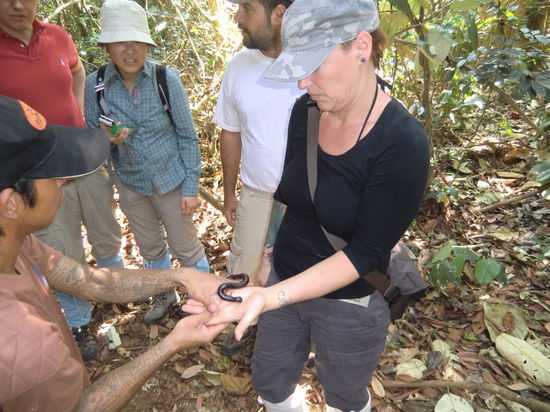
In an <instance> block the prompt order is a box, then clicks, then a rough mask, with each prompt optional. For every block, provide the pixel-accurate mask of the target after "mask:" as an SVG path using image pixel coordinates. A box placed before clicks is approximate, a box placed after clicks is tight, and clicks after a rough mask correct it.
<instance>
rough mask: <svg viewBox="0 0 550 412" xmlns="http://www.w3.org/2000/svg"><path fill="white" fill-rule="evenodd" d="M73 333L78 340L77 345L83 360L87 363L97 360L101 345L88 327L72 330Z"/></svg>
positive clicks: (83, 326)
mask: <svg viewBox="0 0 550 412" xmlns="http://www.w3.org/2000/svg"><path fill="white" fill-rule="evenodd" d="M71 331H72V332H73V336H74V339H75V340H76V345H77V346H78V350H79V352H80V356H81V357H82V360H83V361H84V362H87V361H89V360H92V359H93V358H95V357H96V355H97V353H98V352H99V349H100V345H99V342H98V341H97V340H96V339H95V338H94V336H93V335H92V333H91V332H90V329H89V328H88V325H82V326H81V327H79V328H72V329H71Z"/></svg>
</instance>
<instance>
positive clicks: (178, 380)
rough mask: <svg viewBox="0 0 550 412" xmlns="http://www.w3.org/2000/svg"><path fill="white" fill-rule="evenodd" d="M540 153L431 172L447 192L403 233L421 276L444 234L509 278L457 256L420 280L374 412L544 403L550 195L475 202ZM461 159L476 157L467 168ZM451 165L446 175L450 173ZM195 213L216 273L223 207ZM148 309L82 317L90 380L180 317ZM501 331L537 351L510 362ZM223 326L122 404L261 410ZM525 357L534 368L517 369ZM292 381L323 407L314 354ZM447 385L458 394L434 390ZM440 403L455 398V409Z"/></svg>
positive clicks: (512, 184)
mask: <svg viewBox="0 0 550 412" xmlns="http://www.w3.org/2000/svg"><path fill="white" fill-rule="evenodd" d="M474 146H475V145H474ZM541 159H542V160H548V159H550V155H549V153H548V152H547V151H545V150H538V151H537V150H532V149H531V148H529V147H519V146H518V145H514V144H494V145H489V146H486V145H482V144H480V145H479V147H477V148H476V147H474V148H472V147H471V148H470V150H469V151H468V152H467V153H466V154H465V155H464V154H463V155H462V156H461V159H460V162H458V163H457V162H454V161H449V163H448V164H440V165H439V170H436V178H437V177H441V178H442V181H445V182H446V183H447V184H448V185H449V186H451V185H452V187H454V188H455V189H456V190H457V193H456V196H454V197H453V196H451V197H449V198H446V197H445V196H443V192H442V193H439V194H440V195H442V197H440V198H439V200H441V202H436V201H435V200H434V199H431V200H427V201H425V202H424V204H423V205H422V209H421V212H420V214H419V215H418V217H417V219H416V221H415V223H414V225H413V226H412V227H411V229H410V230H409V232H407V234H406V236H405V237H404V241H405V243H407V245H408V246H409V247H410V248H411V249H412V251H413V252H414V254H415V255H416V256H417V260H418V266H419V267H420V268H421V270H422V272H423V275H424V276H425V278H426V279H428V274H429V272H430V269H429V268H427V267H426V265H428V264H430V262H432V259H433V257H434V256H435V255H436V254H437V252H438V251H440V250H441V248H442V247H443V246H444V245H447V244H454V245H456V246H468V249H469V250H471V251H474V252H475V253H476V254H477V255H479V256H481V257H483V258H492V259H494V260H495V261H497V262H498V263H499V264H500V265H501V266H502V267H503V268H504V270H505V274H506V277H507V278H508V284H507V285H502V284H500V283H498V282H496V281H492V282H489V283H488V284H480V283H478V282H477V281H476V278H475V268H474V266H475V264H474V262H466V264H465V266H464V270H463V273H462V276H461V278H460V279H461V282H460V284H455V283H449V284H448V285H447V284H446V282H444V283H445V285H443V287H442V288H441V289H436V288H433V287H432V288H430V289H429V292H428V293H427V295H426V296H425V297H424V298H423V299H422V300H420V301H419V302H417V303H416V304H415V305H414V306H412V307H411V308H410V309H409V310H408V312H407V314H406V316H405V317H404V319H402V320H400V321H398V322H396V323H394V324H393V325H391V327H390V330H389V334H388V339H387V345H386V350H385V351H384V353H383V355H382V358H381V360H380V363H379V367H378V369H377V371H376V372H375V375H374V378H373V382H372V384H371V387H370V392H371V394H372V397H373V402H372V404H373V411H378V412H382V411H387V412H389V411H407V412H424V411H433V410H434V407H435V405H436V403H437V402H438V401H439V402H440V403H439V405H438V408H437V409H436V410H438V411H449V410H456V411H467V410H473V409H475V410H476V411H508V410H510V411H526V410H529V409H525V406H521V405H519V404H518V403H514V402H511V400H510V399H513V396H511V395H519V396H518V397H517V398H519V400H520V401H521V402H523V403H524V405H527V404H529V402H530V401H534V403H532V404H530V408H531V410H547V411H548V410H550V386H543V385H541V384H540V382H538V381H540V380H541V379H542V380H543V382H545V381H544V379H547V380H548V379H550V376H549V374H550V368H549V369H547V370H540V367H543V365H545V363H544V362H545V361H544V358H545V359H546V364H547V363H548V362H550V253H549V250H550V248H549V247H550V201H548V200H542V198H541V195H540V193H538V194H535V195H534V196H531V197H528V198H526V199H523V200H521V201H519V202H517V203H512V204H509V205H505V206H502V207H499V208H496V209H493V210H488V211H484V212H480V210H479V209H480V208H481V207H483V206H486V205H487V204H489V203H492V202H497V201H499V200H502V199H503V198H504V199H511V198H514V197H516V196H520V195H521V194H523V193H525V191H528V190H529V188H528V186H529V184H527V185H526V183H528V181H529V175H528V173H527V172H526V170H529V169H530V167H531V166H532V165H533V163H536V162H539V161H541ZM468 162H470V163H469V164H476V165H478V166H479V167H477V166H476V169H477V170H476V172H475V173H473V172H472V171H471V170H470V169H469V168H468V166H467V163H468ZM465 164H466V166H465ZM441 170H443V172H442V171H441ZM450 175H453V176H454V177H453V178H452V179H449V176H450ZM436 194H437V193H436ZM403 195H404V196H406V194H405V193H404V194H403ZM119 217H120V222H121V224H122V226H123V231H124V238H125V245H124V250H125V252H126V256H125V259H126V263H127V264H128V266H130V267H140V259H141V258H140V257H139V253H138V250H137V248H136V246H135V242H134V240H133V237H132V234H131V233H130V231H129V229H128V226H127V222H126V220H125V218H124V216H122V215H119ZM195 221H196V224H197V227H198V230H199V234H200V237H201V240H202V243H203V244H204V245H205V247H206V251H207V255H208V257H209V259H210V262H211V266H212V269H213V271H214V272H215V273H217V274H220V275H225V262H226V258H227V255H228V249H229V243H230V238H231V231H230V228H229V227H228V226H227V224H226V222H225V219H224V217H223V216H222V214H221V213H220V212H219V211H218V210H216V209H215V208H214V207H212V206H211V205H210V204H208V203H206V202H204V203H203V207H202V208H201V210H200V212H199V213H197V214H196V215H195ZM451 258H452V256H450V257H449V258H448V259H451ZM180 294H182V293H180ZM182 295H183V294H182ZM146 310H147V305H145V304H143V305H133V304H128V305H111V304H101V305H97V306H95V309H94V313H93V322H92V325H93V326H94V328H93V329H94V332H95V333H97V334H98V337H99V339H100V340H101V341H102V342H103V343H104V348H103V350H102V351H101V352H100V354H99V356H98V357H97V358H96V359H95V360H93V361H90V362H88V363H87V365H86V366H87V369H88V372H89V373H90V376H91V377H92V380H96V379H98V378H99V377H101V376H102V375H103V374H105V373H106V372H108V371H109V370H112V369H115V368H117V367H119V366H121V365H123V364H124V363H126V362H128V361H129V360H131V359H132V358H135V357H136V356H138V355H139V354H140V353H142V352H144V351H146V350H147V348H149V347H150V346H152V345H153V344H155V343H157V342H158V341H159V340H160V339H162V337H163V336H165V335H166V334H167V333H168V332H170V330H171V329H172V328H173V327H174V325H175V324H176V322H177V321H178V319H180V318H182V317H183V316H185V315H184V314H183V313H182V312H181V310H180V309H179V307H178V306H177V305H174V306H173V307H172V309H171V310H170V312H169V314H168V316H166V318H165V319H164V320H163V322H162V323H161V324H159V325H152V326H149V325H146V324H144V323H143V322H142V318H143V314H144V312H145V311H146ZM109 326H112V327H115V328H116V330H117V331H118V333H119V334H120V337H121V341H122V345H121V346H119V347H118V348H117V349H109V348H108V345H107V343H108V339H107V335H106V333H105V332H106V330H107V329H108V327H109ZM499 334H503V336H508V335H510V336H514V337H515V338H516V339H518V340H521V341H523V342H529V344H530V347H531V348H533V350H534V352H537V353H538V354H537V353H534V352H530V351H529V350H526V349H523V347H521V348H520V349H518V351H520V352H522V351H523V352H522V355H521V356H524V358H525V359H524V358H522V359H523V360H522V361H520V364H518V363H517V362H515V363H514V361H513V358H512V357H511V356H510V355H509V354H507V352H506V350H505V349H506V347H508V348H510V347H512V346H514V345H515V344H516V343H517V342H516V341H511V340H507V341H506V342H504V343H502V341H501V342H500V346H499V349H498V350H497V345H496V344H495V341H498V340H497V339H496V336H497V335H499ZM504 334H506V335H504ZM225 335H226V332H224V333H223V334H222V335H220V337H218V339H217V340H216V341H215V342H214V343H212V344H210V345H206V346H203V347H201V348H197V349H193V350H187V351H185V352H182V353H180V354H178V355H177V356H175V357H174V358H173V359H172V360H171V361H170V362H168V363H166V364H165V365H164V367H162V368H161V369H160V370H159V371H157V373H155V374H154V375H153V377H151V378H150V379H149V380H148V381H147V382H146V384H145V385H144V386H143V387H142V388H141V390H140V391H139V392H138V394H137V395H136V396H135V398H134V399H133V400H132V402H131V403H130V404H129V406H128V407H127V408H126V409H125V411H204V412H209V411H213V412H217V411H228V412H238V411H245V412H248V411H262V410H263V407H262V406H261V405H260V404H259V403H258V402H257V394H256V393H255V392H254V390H253V389H252V388H251V383H250V359H251V355H252V349H253V345H252V343H250V344H248V345H247V346H246V347H245V349H244V351H243V352H241V353H240V354H238V355H235V356H233V357H231V358H229V357H226V356H223V355H221V354H220V351H219V343H220V342H221V340H223V338H224V336H225ZM503 346H504V348H503ZM516 352H517V351H516ZM539 355H540V356H542V358H540V356H539ZM521 356H520V357H521ZM533 361H534V362H535V370H534V371H533V370H532V369H529V368H528V367H527V366H529V364H530V363H531V362H533ZM541 361H542V363H540V362H541ZM537 362H539V363H538V364H539V366H540V367H539V370H536V369H537V367H536V364H537ZM521 363H523V365H522V364H521ZM526 365H527V366H526ZM396 381H398V382H400V383H395V382H396ZM418 382H420V384H419V383H418ZM482 383H485V384H491V385H493V386H490V385H485V386H484V385H482ZM301 384H302V386H303V388H304V389H305V390H306V391H307V392H306V393H307V395H306V396H307V403H308V406H309V407H310V411H322V410H323V403H322V398H321V387H320V385H319V383H318V381H317V379H316V376H315V368H314V362H311V365H308V367H306V369H305V371H304V373H303V375H302V381H301ZM422 385H424V386H423V387H421V386H422ZM450 393H453V394H455V395H457V396H459V397H460V398H462V399H460V398H453V397H449V396H447V397H443V395H445V394H450ZM442 397H443V398H446V400H444V399H443V398H442ZM507 398H508V399H507ZM517 398H516V399H517ZM445 401H450V402H454V404H453V408H454V409H451V406H445V405H444V402H445ZM536 401H539V402H540V404H537V403H536ZM464 403H467V404H469V405H471V407H472V408H473V409H467V406H464ZM449 405H450V404H449ZM541 405H542V406H541ZM545 408H546V409H545Z"/></svg>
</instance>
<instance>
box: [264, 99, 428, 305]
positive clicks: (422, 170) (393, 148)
mask: <svg viewBox="0 0 550 412" xmlns="http://www.w3.org/2000/svg"><path fill="white" fill-rule="evenodd" d="M308 99H309V96H308V95H307V94H306V95H304V96H302V97H301V98H300V99H299V100H298V101H297V102H296V104H295V105H294V108H293V110H292V115H291V118H290V123H289V132H288V145H287V151H286V158H285V167H284V171H283V175H282V178H281V182H280V184H279V187H278V189H277V192H276V193H275V198H276V199H277V200H279V201H281V202H282V203H284V204H286V205H287V206H288V208H287V211H286V214H285V216H284V219H283V222H282V224H281V227H280V229H279V232H278V234H277V240H276V242H275V248H274V268H275V271H276V273H277V275H278V277H279V278H280V279H287V278H289V277H291V276H294V275H296V274H298V273H300V272H302V271H304V270H306V269H308V268H310V267H311V266H313V265H315V264H316V263H318V262H320V261H322V260H324V259H326V258H327V257H329V256H331V255H333V254H334V253H335V251H334V249H333V247H332V246H331V244H330V243H329V241H328V240H327V238H326V236H325V235H324V233H323V230H322V228H321V226H320V224H319V222H321V224H322V225H323V226H324V228H325V229H326V230H327V231H328V232H330V233H333V234H335V235H337V236H339V237H341V238H342V239H344V240H345V241H346V242H348V245H347V246H346V247H345V248H344V249H343V252H344V253H345V254H346V256H347V257H348V258H349V259H350V261H351V262H352V264H353V265H354V266H355V268H356V269H357V271H358V272H359V274H360V275H361V276H364V275H366V274H367V273H369V272H370V271H371V270H373V269H378V270H380V271H382V272H385V270H386V269H387V266H388V262H389V257H390V252H391V249H392V248H393V246H395V244H396V243H397V242H398V241H399V239H400V238H401V236H402V235H403V233H404V232H405V230H406V229H407V227H408V226H409V225H410V223H411V221H412V220H413V218H414V216H415V214H416V212H417V211H418V207H419V205H420V201H421V199H422V195H423V193H424V188H425V186H426V181H427V177H428V164H429V145H428V140H427V138H426V133H425V131H424V128H423V127H422V125H421V124H420V123H419V122H418V121H417V120H416V119H415V118H414V117H412V116H411V115H410V114H409V113H408V112H407V110H406V109H405V108H404V107H403V106H401V104H400V103H398V102H397V101H396V100H392V101H390V102H389V103H388V105H387V106H386V107H385V109H384V111H383V113H382V114H381V116H380V118H379V119H378V121H377V122H376V124H375V125H374V127H373V128H372V129H371V130H370V132H369V133H368V134H367V135H366V136H365V137H364V138H363V139H361V140H360V141H359V142H358V143H357V144H356V145H355V146H354V147H352V148H351V149H350V150H348V151H347V152H346V153H343V154H341V155H337V156H334V155H330V154H327V153H325V152H323V150H322V149H321V148H320V147H318V159H317V167H318V173H317V174H318V178H317V188H316V191H315V208H313V204H312V201H311V196H310V193H309V187H308V179H307V162H306V146H307V101H308ZM373 291H374V288H373V287H372V286H370V285H369V284H368V283H367V282H366V281H365V280H363V279H361V278H360V279H358V280H357V281H355V282H353V283H351V284H350V285H348V286H345V287H343V288H341V289H339V290H337V291H334V292H332V293H330V294H328V295H326V296H325V297H328V298H334V299H350V298H357V297H363V296H366V295H369V294H371V293H372V292H373Z"/></svg>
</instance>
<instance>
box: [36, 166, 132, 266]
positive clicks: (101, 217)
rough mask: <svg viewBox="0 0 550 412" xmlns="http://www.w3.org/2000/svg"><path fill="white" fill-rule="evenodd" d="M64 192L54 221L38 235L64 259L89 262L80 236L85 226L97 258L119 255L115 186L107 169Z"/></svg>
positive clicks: (120, 236) (73, 182) (119, 237)
mask: <svg viewBox="0 0 550 412" xmlns="http://www.w3.org/2000/svg"><path fill="white" fill-rule="evenodd" d="M62 189H63V192H64V194H65V197H64V198H63V201H62V202H61V207H60V208H59V210H58V211H57V214H56V215H55V220H54V222H53V223H52V224H51V225H50V226H48V227H47V228H44V229H41V230H39V231H37V232H35V235H36V236H37V237H38V238H39V239H40V240H41V241H42V242H44V243H46V244H47V245H49V246H51V247H53V248H54V249H57V250H59V251H60V252H62V253H63V254H64V255H65V256H68V257H70V258H71V259H74V260H76V261H77V262H82V263H86V257H85V253H84V247H83V245H82V233H81V226H82V224H84V226H85V227H86V232H87V236H88V241H89V242H90V244H91V245H92V255H93V256H94V257H95V258H96V259H106V258H109V257H112V256H114V255H116V254H118V253H119V250H120V242H121V238H122V233H121V230H120V226H119V224H118V222H117V221H116V219H115V216H114V210H115V201H114V198H113V187H112V186H111V185H110V184H109V179H108V176H107V170H106V169H105V168H103V167H102V168H100V169H98V170H96V171H95V172H94V173H92V174H89V175H86V176H83V177H79V178H77V179H75V180H73V181H72V182H69V183H67V184H65V185H63V187H62Z"/></svg>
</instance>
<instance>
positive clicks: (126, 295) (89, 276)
mask: <svg viewBox="0 0 550 412" xmlns="http://www.w3.org/2000/svg"><path fill="white" fill-rule="evenodd" d="M174 272H175V271H156V270H132V269H107V268H93V267H90V266H85V265H81V264H79V263H78V262H75V261H74V260H72V259H69V258H67V257H63V258H61V260H60V261H59V263H58V264H57V266H55V267H54V268H53V269H52V270H51V271H50V272H49V273H47V274H46V279H47V280H48V283H49V284H50V287H51V288H52V289H55V290H59V291H61V292H64V293H67V294H69V295H72V296H76V297H78V298H81V299H84V300H91V301H95V302H113V303H126V302H132V301H136V300H140V299H144V298H147V297H149V296H154V295H157V294H159V293H161V292H165V291H167V290H169V289H170V288H173V287H175V286H177V285H178V282H176V281H175V273H174Z"/></svg>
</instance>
